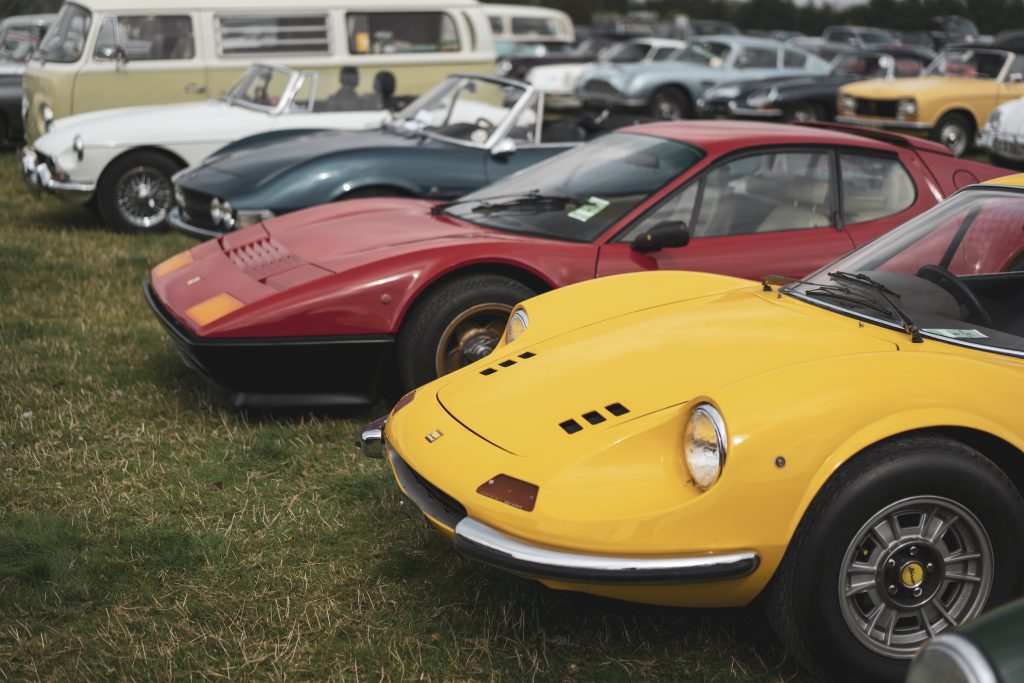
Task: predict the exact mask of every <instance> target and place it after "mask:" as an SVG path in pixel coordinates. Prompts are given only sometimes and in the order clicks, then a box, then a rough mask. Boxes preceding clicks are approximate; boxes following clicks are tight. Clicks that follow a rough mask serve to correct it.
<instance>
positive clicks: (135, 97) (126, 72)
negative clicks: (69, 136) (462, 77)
mask: <svg viewBox="0 0 1024 683" xmlns="http://www.w3.org/2000/svg"><path fill="white" fill-rule="evenodd" d="M494 58H495V54H494V42H493V40H492V37H491V30H490V25H489V22H488V19H487V16H486V15H485V14H484V12H483V10H482V6H481V5H480V4H479V3H477V2H476V0H444V1H443V2H442V1H441V0H74V1H73V2H72V1H68V2H65V3H64V6H63V7H62V8H61V10H60V14H59V15H58V17H57V20H56V21H55V22H54V24H53V26H52V27H51V29H50V31H49V32H48V33H47V34H46V37H45V38H44V39H43V41H42V43H41V45H40V49H39V51H38V53H37V56H36V57H35V58H33V59H32V61H31V62H30V63H29V66H28V69H27V70H26V72H25V81H24V85H25V101H24V102H23V103H22V109H23V112H22V113H23V116H24V119H25V131H26V135H27V136H28V139H29V140H30V141H32V140H34V139H35V138H37V137H39V136H40V135H42V134H43V133H44V132H46V129H47V125H48V123H49V122H51V121H53V120H55V119H57V118H60V117H63V116H68V115H70V114H79V113H82V112H87V111H93V110H96V109H108V108H112V107H124V106H130V105H137V104H165V103H170V102H183V101H188V100H195V99H204V98H206V97H210V96H219V95H220V94H222V93H224V92H226V91H227V90H228V89H229V88H230V87H231V85H232V84H233V83H234V82H235V81H236V80H237V79H238V78H239V77H240V76H241V75H242V73H243V72H244V71H245V70H246V69H247V68H248V67H249V66H250V65H251V64H252V63H253V62H257V61H267V60H271V61H273V62H275V63H278V64H284V65H286V66H290V67H293V68H298V69H303V70H314V71H317V72H318V73H319V78H320V82H321V83H326V82H331V80H332V79H333V80H334V81H336V80H337V79H338V78H339V74H340V68H341V67H343V66H353V67H356V69H357V70H358V72H359V75H360V84H359V86H358V90H359V91H360V92H362V93H366V94H370V93H372V91H373V82H374V78H375V76H376V74H377V72H379V71H390V72H391V73H392V74H393V75H394V77H395V81H396V87H397V92H401V93H403V94H409V95H416V94H420V93H423V92H424V91H426V90H427V89H429V88H430V87H432V86H434V85H435V84H436V83H437V82H438V81H440V80H441V79H443V78H444V77H445V76H446V75H447V74H449V73H452V72H454V71H460V72H477V73H490V72H491V71H493V70H494Z"/></svg>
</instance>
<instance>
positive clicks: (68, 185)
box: [21, 147, 96, 204]
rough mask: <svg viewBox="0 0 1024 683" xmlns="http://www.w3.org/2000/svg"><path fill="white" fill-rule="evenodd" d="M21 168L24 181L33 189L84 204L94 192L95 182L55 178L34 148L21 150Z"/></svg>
mask: <svg viewBox="0 0 1024 683" xmlns="http://www.w3.org/2000/svg"><path fill="white" fill-rule="evenodd" d="M21 170H22V175H23V176H24V178H25V182H27V183H28V184H29V186H30V187H31V188H32V189H34V190H46V191H47V192H52V193H53V194H55V195H58V196H59V197H62V198H64V199H67V200H70V201H73V202H78V203H79V204H85V203H86V202H88V201H89V200H90V199H91V198H92V196H93V194H95V192H96V183H72V182H67V181H62V180H57V179H55V178H54V177H53V172H52V171H51V170H50V167H49V166H47V165H46V164H45V163H42V162H40V161H39V159H38V157H37V156H36V153H35V150H33V149H32V148H31V147H25V148H23V149H22V150H21Z"/></svg>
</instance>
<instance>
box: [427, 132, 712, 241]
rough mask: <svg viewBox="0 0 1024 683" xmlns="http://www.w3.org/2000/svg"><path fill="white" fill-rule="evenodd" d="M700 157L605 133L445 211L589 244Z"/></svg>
mask: <svg viewBox="0 0 1024 683" xmlns="http://www.w3.org/2000/svg"><path fill="white" fill-rule="evenodd" d="M702 156H703V153H702V152H701V151H700V150H698V149H696V148H694V147H690V146H689V145H685V144H683V143H681V142H675V141H672V140H666V139H664V138H659V137H653V136H650V135H638V134H635V133H611V134H609V135H606V136H604V137H601V138H598V139H597V140H594V141H593V142H590V143H587V144H585V145H582V146H580V147H577V148H575V149H572V150H569V151H568V152H564V153H562V154H559V155H558V156H555V157H552V158H551V159H548V160H547V161H543V162H541V163H539V164H536V165H534V166H531V167H530V168H528V169H526V170H523V171H519V172H518V173H514V174H512V175H510V176H507V177H505V178H504V179H502V180H499V181H498V182H496V183H494V184H493V185H489V186H487V187H485V188H484V189H482V190H478V191H477V192H474V193H473V194H470V195H467V196H466V197H464V198H463V199H462V200H461V201H460V202H459V203H457V204H455V205H453V206H451V207H450V208H448V209H447V212H448V213H450V214H452V215H455V216H458V217H459V218H463V219H465V220H468V221H472V222H474V223H478V224H480V225H485V226H487V227H490V228H496V229H498V230H509V231H511V232H521V233H528V234H531V235H538V236H541V237H550V238H553V239H560V240H568V241H573V242H592V241H593V240H595V239H597V238H598V237H600V236H601V235H602V234H604V233H605V231H607V230H608V229H609V228H610V227H611V226H612V225H614V224H615V223H616V222H617V221H618V220H619V219H620V218H622V217H623V216H624V215H625V214H626V213H627V212H629V211H630V210H632V209H633V208H635V207H636V206H637V205H639V204H640V203H641V202H642V201H644V200H645V199H647V198H648V197H650V196H651V195H652V194H653V193H655V192H657V191H658V190H659V189H661V188H662V187H663V186H664V185H665V184H666V183H668V182H669V181H671V180H673V179H675V178H677V177H679V175H680V174H681V173H683V172H684V171H686V170H687V169H689V168H690V167H691V166H693V165H694V164H695V163H696V162H697V161H698V160H699V159H700V158H701V157H702Z"/></svg>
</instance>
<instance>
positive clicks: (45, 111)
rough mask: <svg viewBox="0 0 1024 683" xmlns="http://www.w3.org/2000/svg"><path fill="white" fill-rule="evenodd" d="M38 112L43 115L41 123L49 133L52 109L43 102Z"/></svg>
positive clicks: (51, 125)
mask: <svg viewBox="0 0 1024 683" xmlns="http://www.w3.org/2000/svg"><path fill="white" fill-rule="evenodd" d="M39 113H40V114H41V115H42V117H43V125H44V126H45V127H46V132H47V133H49V132H50V128H52V127H53V120H54V119H53V109H51V108H50V105H48V104H44V105H43V106H42V107H40V109H39Z"/></svg>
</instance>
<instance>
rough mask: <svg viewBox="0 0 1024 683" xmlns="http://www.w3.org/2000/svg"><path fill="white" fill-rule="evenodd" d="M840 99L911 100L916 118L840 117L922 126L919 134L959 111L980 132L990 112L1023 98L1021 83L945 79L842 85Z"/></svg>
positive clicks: (910, 79) (890, 80)
mask: <svg viewBox="0 0 1024 683" xmlns="http://www.w3.org/2000/svg"><path fill="white" fill-rule="evenodd" d="M839 95H840V96H842V95H852V96H853V97H857V98H863V99H870V100H882V101H893V102H895V101H897V100H901V99H913V100H914V101H915V102H917V115H916V116H911V117H906V118H904V119H899V120H897V119H895V118H892V117H877V116H876V117H871V116H863V115H856V114H854V112H848V111H843V110H840V111H839V115H840V116H857V118H858V119H862V120H865V121H871V122H877V123H878V124H879V125H882V126H884V125H887V124H891V125H892V126H893V127H900V125H899V124H900V123H904V124H910V125H915V124H917V125H919V126H921V130H928V129H929V128H931V127H933V126H935V125H936V124H937V123H938V122H939V120H940V119H941V118H942V117H943V116H944V115H945V114H947V113H949V112H952V111H958V112H962V113H966V114H969V115H970V117H971V118H972V119H973V121H974V124H975V127H976V128H981V126H983V125H984V124H985V121H986V120H987V119H988V115H989V114H991V113H992V110H993V109H995V108H996V107H998V106H999V105H1000V104H1002V103H1004V102H1007V101H1009V100H1013V99H1017V98H1019V97H1022V96H1024V83H1007V82H1003V81H998V80H976V79H970V78H953V77H948V76H922V77H920V78H896V79H889V80H886V79H875V80H867V81H859V82H855V83H850V84H848V85H844V86H842V87H841V88H840V89H839Z"/></svg>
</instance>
